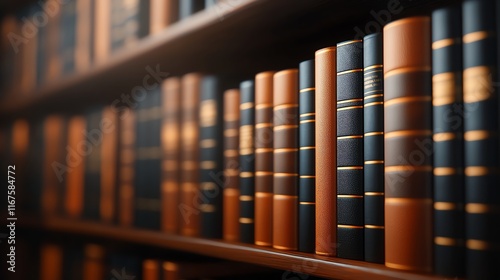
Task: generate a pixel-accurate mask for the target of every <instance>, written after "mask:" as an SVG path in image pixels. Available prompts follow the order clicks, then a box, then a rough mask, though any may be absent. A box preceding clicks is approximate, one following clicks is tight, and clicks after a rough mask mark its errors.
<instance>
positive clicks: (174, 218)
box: [161, 77, 181, 233]
mask: <svg viewBox="0 0 500 280" xmlns="http://www.w3.org/2000/svg"><path fill="white" fill-rule="evenodd" d="M162 92H163V93H162V102H163V105H162V113H163V121H162V127H161V148H162V154H163V157H162V171H163V172H162V179H161V180H162V183H161V204H162V205H161V207H162V213H161V219H162V222H161V227H162V230H163V231H164V232H168V233H177V232H178V230H179V207H178V206H179V194H180V170H181V169H180V152H179V149H180V147H181V141H180V140H181V126H180V122H181V110H180V107H181V81H180V79H179V78H176V77H172V78H168V79H166V80H165V81H163V84H162Z"/></svg>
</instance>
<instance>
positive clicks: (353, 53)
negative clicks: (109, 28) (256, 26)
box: [337, 40, 364, 260]
mask: <svg viewBox="0 0 500 280" xmlns="http://www.w3.org/2000/svg"><path fill="white" fill-rule="evenodd" d="M363 143H364V141H363V42H362V41H360V40H353V41H346V42H342V43H339V44H337V242H338V244H339V246H338V248H337V257H341V258H347V259H354V260H364V217H363V214H364V210H363V206H364V190H363V172H364V170H363V167H364V164H363Z"/></svg>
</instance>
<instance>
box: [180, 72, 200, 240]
mask: <svg viewBox="0 0 500 280" xmlns="http://www.w3.org/2000/svg"><path fill="white" fill-rule="evenodd" d="M201 79H202V76H201V75H200V74H197V73H191V74H187V75H185V76H183V77H182V81H181V83H182V97H181V98H182V99H181V108H182V131H181V149H180V150H181V159H182V160H181V164H182V165H181V200H180V202H181V203H180V204H179V206H178V209H179V210H180V215H181V216H180V217H179V219H180V230H181V234H183V235H186V236H198V235H199V234H200V210H199V206H200V203H201V200H200V198H199V181H200V180H199V165H200V164H199V150H200V149H199V120H200V116H199V114H200V112H199V111H200V110H199V109H200V108H199V107H200V91H201ZM178 213H179V212H178Z"/></svg>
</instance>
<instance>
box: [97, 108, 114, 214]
mask: <svg viewBox="0 0 500 280" xmlns="http://www.w3.org/2000/svg"><path fill="white" fill-rule="evenodd" d="M101 128H102V146H101V201H100V212H101V219H102V221H104V222H108V223H109V222H112V221H113V220H114V218H115V193H116V188H117V169H118V161H117V156H118V150H117V147H118V113H117V110H116V109H115V108H113V107H106V108H104V110H103V112H102V120H101Z"/></svg>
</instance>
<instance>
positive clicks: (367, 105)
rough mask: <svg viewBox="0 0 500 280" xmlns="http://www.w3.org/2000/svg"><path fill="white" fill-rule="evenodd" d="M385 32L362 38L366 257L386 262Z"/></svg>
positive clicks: (370, 260) (366, 259) (369, 259)
mask: <svg viewBox="0 0 500 280" xmlns="http://www.w3.org/2000/svg"><path fill="white" fill-rule="evenodd" d="M382 53H383V46H382V33H375V34H372V35H368V36H365V37H364V38H363V61H364V63H363V67H364V69H363V75H364V83H363V84H364V90H363V93H364V99H363V100H364V102H363V105H364V111H363V114H364V149H363V151H364V161H365V162H364V192H365V193H364V195H365V197H364V202H365V204H364V208H365V209H364V211H365V213H364V219H365V261H369V262H375V263H384V247H385V244H384V75H383V71H384V70H383V62H384V61H383V57H382Z"/></svg>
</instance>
